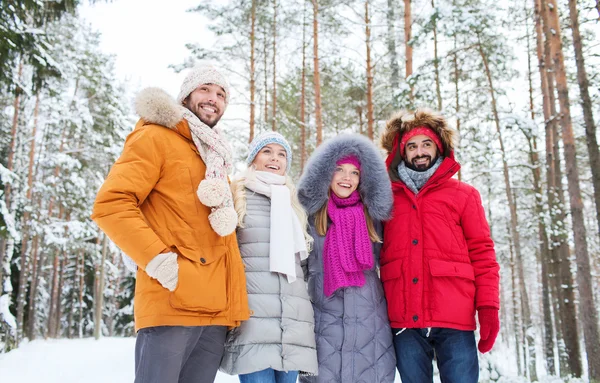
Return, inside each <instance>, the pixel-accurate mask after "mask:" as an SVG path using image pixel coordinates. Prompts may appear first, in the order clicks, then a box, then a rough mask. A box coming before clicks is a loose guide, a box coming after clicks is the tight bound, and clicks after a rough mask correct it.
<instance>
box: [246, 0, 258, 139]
mask: <svg viewBox="0 0 600 383" xmlns="http://www.w3.org/2000/svg"><path fill="white" fill-rule="evenodd" d="M256 2H257V0H252V10H251V13H250V134H249V135H248V143H250V142H252V140H253V139H254V125H255V121H254V120H255V118H256V117H255V113H256V105H255V104H256V52H255V50H256V48H255V44H256Z"/></svg>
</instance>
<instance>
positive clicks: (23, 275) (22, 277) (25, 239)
mask: <svg viewBox="0 0 600 383" xmlns="http://www.w3.org/2000/svg"><path fill="white" fill-rule="evenodd" d="M39 112H40V94H39V92H38V93H37V95H36V97H35V107H34V110H33V128H32V131H31V138H30V147H29V166H28V171H27V193H26V200H27V201H28V202H29V203H31V193H32V189H33V164H34V160H35V136H36V133H37V124H38V117H39ZM30 216H31V210H30V209H28V208H25V211H24V212H23V216H22V220H21V228H22V232H23V235H22V240H21V263H20V266H21V271H20V273H19V289H18V293H17V297H18V298H17V329H18V330H17V344H18V343H19V342H20V341H21V339H23V335H24V332H25V329H24V328H25V326H24V322H23V318H24V314H25V303H26V302H27V297H26V295H27V294H26V293H27V285H28V283H27V280H28V279H29V278H28V269H29V264H28V262H27V251H28V244H29V231H30V229H29V226H30V222H29V217H30ZM30 319H31V318H30Z"/></svg>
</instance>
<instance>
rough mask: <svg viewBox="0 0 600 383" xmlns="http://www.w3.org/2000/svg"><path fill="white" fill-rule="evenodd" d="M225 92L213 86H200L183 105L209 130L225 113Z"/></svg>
mask: <svg viewBox="0 0 600 383" xmlns="http://www.w3.org/2000/svg"><path fill="white" fill-rule="evenodd" d="M226 97H227V96H226V95H225V91H224V90H223V88H221V87H220V86H218V85H215V84H202V85H200V86H199V87H197V88H196V89H194V91H193V92H192V93H190V95H189V96H188V97H187V98H186V99H185V100H184V101H183V105H184V106H185V107H186V108H188V109H189V110H190V111H192V113H194V114H195V115H196V116H197V117H198V118H199V119H200V121H202V122H204V123H205V124H206V125H208V126H210V127H211V128H212V127H214V126H215V125H216V124H217V122H219V120H220V119H221V116H223V113H224V112H225V98H226Z"/></svg>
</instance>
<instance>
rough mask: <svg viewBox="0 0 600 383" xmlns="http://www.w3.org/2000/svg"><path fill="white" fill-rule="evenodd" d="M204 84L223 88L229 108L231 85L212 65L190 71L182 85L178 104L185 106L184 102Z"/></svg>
mask: <svg viewBox="0 0 600 383" xmlns="http://www.w3.org/2000/svg"><path fill="white" fill-rule="evenodd" d="M203 84H215V85H218V86H220V87H221V88H223V90H224V91H225V106H227V104H228V103H229V97H230V94H229V83H228V82H227V80H226V79H225V76H223V74H222V73H221V72H219V71H218V70H217V68H215V67H213V66H210V65H203V66H197V67H194V68H193V69H192V70H190V72H189V73H188V74H187V76H185V79H184V80H183V84H181V90H180V91H179V95H178V96H177V102H178V103H180V104H183V100H185V99H186V98H187V96H189V95H190V93H192V92H193V91H194V90H195V89H196V88H198V87H199V86H200V85H203Z"/></svg>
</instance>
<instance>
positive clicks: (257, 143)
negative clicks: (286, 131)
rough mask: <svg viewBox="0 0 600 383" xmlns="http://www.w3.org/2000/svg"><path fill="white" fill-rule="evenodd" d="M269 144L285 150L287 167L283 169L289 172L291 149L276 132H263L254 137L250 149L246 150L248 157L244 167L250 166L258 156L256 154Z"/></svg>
mask: <svg viewBox="0 0 600 383" xmlns="http://www.w3.org/2000/svg"><path fill="white" fill-rule="evenodd" d="M269 144H278V145H281V146H282V147H283V149H285V152H286V154H287V167H286V169H285V171H286V172H289V171H290V168H291V167H292V148H290V144H289V142H287V140H286V139H285V137H283V136H282V135H281V134H279V133H277V132H270V131H267V132H263V133H261V134H259V135H258V136H256V137H254V139H253V140H252V142H251V143H250V148H249V149H248V157H247V158H246V165H248V166H250V164H251V163H252V161H254V158H255V157H256V155H257V154H258V152H259V151H260V150H261V149H262V148H264V147H265V146H267V145H269Z"/></svg>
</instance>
